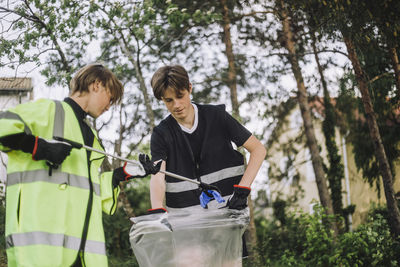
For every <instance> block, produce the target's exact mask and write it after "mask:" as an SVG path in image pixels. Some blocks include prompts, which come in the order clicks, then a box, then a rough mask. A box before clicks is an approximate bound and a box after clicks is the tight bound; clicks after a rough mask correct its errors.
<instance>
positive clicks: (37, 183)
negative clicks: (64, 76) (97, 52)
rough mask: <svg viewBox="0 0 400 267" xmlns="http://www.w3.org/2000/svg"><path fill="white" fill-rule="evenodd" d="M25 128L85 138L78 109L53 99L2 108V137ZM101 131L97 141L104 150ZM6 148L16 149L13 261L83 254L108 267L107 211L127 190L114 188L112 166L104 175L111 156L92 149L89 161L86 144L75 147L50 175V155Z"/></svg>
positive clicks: (65, 262) (11, 158)
mask: <svg viewBox="0 0 400 267" xmlns="http://www.w3.org/2000/svg"><path fill="white" fill-rule="evenodd" d="M22 132H25V133H27V134H32V135H34V136H39V137H41V138H44V139H46V140H52V139H53V136H60V137H64V138H67V139H70V140H73V141H76V142H79V143H82V144H83V142H84V141H83V136H82V133H81V130H80V126H79V122H78V120H77V118H76V117H75V114H74V111H73V110H72V108H71V107H70V106H69V105H68V104H67V103H65V102H58V101H52V100H47V99H41V100H38V101H35V102H30V103H25V104H21V105H18V106H16V107H14V108H11V109H9V110H8V111H5V112H0V137H3V136H7V135H11V134H17V133H22ZM93 132H94V135H95V138H94V142H93V145H92V146H93V147H94V148H96V149H99V150H103V148H102V146H101V145H100V142H99V141H98V136H97V133H96V132H95V131H94V130H93ZM0 149H2V150H4V151H6V152H7V151H8V152H7V154H8V167H7V191H6V229H5V234H6V248H7V258H8V266H10V267H12V266H19V267H21V266H40V267H45V266H49V267H50V266H51V267H56V266H70V265H71V264H72V263H73V262H74V261H75V260H76V259H77V257H81V259H82V261H83V266H95V267H101V266H107V257H106V248H105V238H104V230H103V224H102V211H103V212H105V213H107V214H113V213H114V212H115V210H116V204H117V197H118V194H119V188H118V187H116V188H113V186H112V172H105V173H103V174H101V175H100V173H99V170H100V166H101V163H102V161H103V159H104V155H101V154H99V153H96V152H91V156H90V160H89V162H88V160H87V154H86V151H85V150H84V149H73V150H72V151H71V154H70V155H69V156H68V157H67V158H66V159H65V161H64V162H63V163H62V164H61V165H60V166H59V167H58V169H56V170H53V171H52V174H51V176H49V171H48V166H47V165H46V162H45V161H44V160H40V161H34V160H32V155H31V154H29V153H24V152H22V151H17V150H11V151H9V149H8V148H7V147H3V146H1V145H0ZM90 195H92V196H91V197H90ZM85 232H87V234H85ZM85 236H86V238H85ZM82 247H83V248H84V249H83V250H80V248H82ZM79 255H80V256H79Z"/></svg>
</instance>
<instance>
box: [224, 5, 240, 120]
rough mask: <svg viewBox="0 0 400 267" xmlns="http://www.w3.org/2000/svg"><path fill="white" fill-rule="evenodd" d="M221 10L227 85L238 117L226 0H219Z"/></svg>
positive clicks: (233, 61)
mask: <svg viewBox="0 0 400 267" xmlns="http://www.w3.org/2000/svg"><path fill="white" fill-rule="evenodd" d="M221 5H222V10H223V14H222V15H223V24H222V27H223V29H224V43H225V54H226V57H227V59H228V86H229V89H230V91H231V103H232V113H233V117H235V118H236V119H238V118H239V117H240V115H239V102H238V99H237V83H236V68H235V56H234V54H233V48H232V38H231V21H230V18H229V8H228V5H227V3H226V0H221Z"/></svg>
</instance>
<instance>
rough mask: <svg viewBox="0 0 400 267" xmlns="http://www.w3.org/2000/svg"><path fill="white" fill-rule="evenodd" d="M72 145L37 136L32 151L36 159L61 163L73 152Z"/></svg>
mask: <svg viewBox="0 0 400 267" xmlns="http://www.w3.org/2000/svg"><path fill="white" fill-rule="evenodd" d="M71 150H72V146H71V145H70V144H68V143H65V142H59V141H52V142H48V141H46V140H44V139H42V138H39V137H37V136H36V138H35V145H34V148H33V151H32V158H33V159H34V160H47V161H49V162H51V163H53V164H56V165H60V164H61V163H62V162H63V161H64V160H65V158H66V157H67V156H68V155H69V154H70V153H71Z"/></svg>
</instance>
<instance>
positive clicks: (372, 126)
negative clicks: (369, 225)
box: [343, 35, 400, 237]
mask: <svg viewBox="0 0 400 267" xmlns="http://www.w3.org/2000/svg"><path fill="white" fill-rule="evenodd" d="M343 38H344V42H345V44H346V47H347V51H348V54H349V58H350V61H351V63H352V65H353V68H354V72H355V75H356V79H357V83H358V88H359V89H360V92H361V97H362V101H363V105H364V110H365V116H366V120H367V123H368V127H369V132H370V135H371V139H372V142H373V143H374V148H375V156H376V158H377V160H378V162H379V171H380V173H381V176H382V181H383V188H384V191H385V197H386V205H387V208H388V213H389V225H390V229H391V231H392V234H393V235H394V236H396V237H400V213H399V208H398V206H397V201H396V198H395V196H394V190H393V176H392V172H391V170H390V165H389V162H388V160H387V157H386V153H385V149H384V147H383V144H382V139H381V135H380V133H379V128H378V124H377V122H376V115H375V112H374V109H373V106H372V101H371V96H370V94H369V91H368V83H367V79H366V78H365V77H364V74H363V71H362V68H361V63H360V61H359V60H358V57H357V52H356V50H355V47H354V44H353V42H352V41H351V40H350V39H349V38H348V37H345V35H344V37H343Z"/></svg>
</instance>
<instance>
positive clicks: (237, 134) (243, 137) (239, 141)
mask: <svg viewBox="0 0 400 267" xmlns="http://www.w3.org/2000/svg"><path fill="white" fill-rule="evenodd" d="M224 120H225V126H226V130H227V134H228V136H229V138H230V140H231V141H232V142H234V143H235V144H236V146H238V147H239V146H242V145H243V144H244V143H245V142H246V141H247V139H249V138H250V136H251V132H250V131H249V130H247V129H246V127H244V126H243V125H242V124H240V123H239V122H238V121H237V120H236V119H235V118H233V117H232V116H231V115H230V114H229V113H228V112H226V111H225V116H224Z"/></svg>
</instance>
